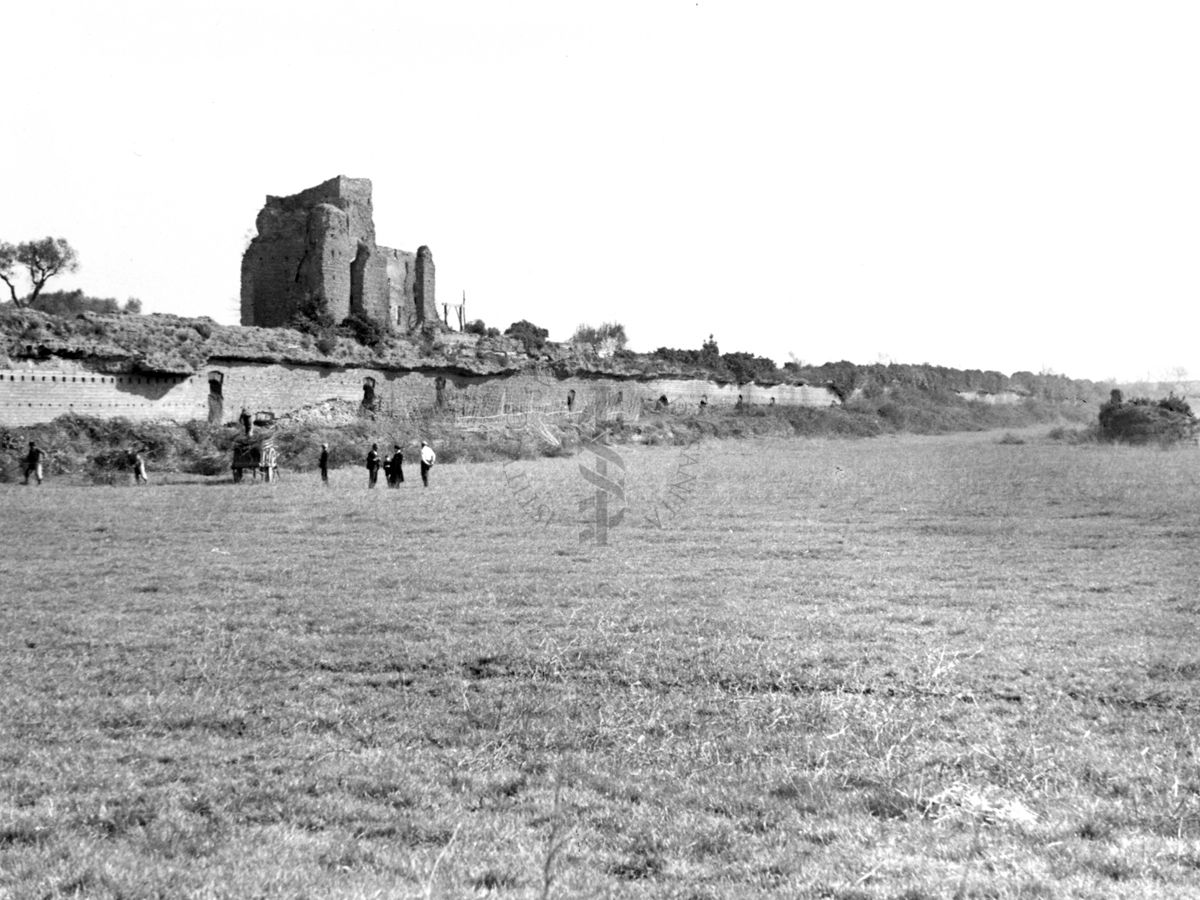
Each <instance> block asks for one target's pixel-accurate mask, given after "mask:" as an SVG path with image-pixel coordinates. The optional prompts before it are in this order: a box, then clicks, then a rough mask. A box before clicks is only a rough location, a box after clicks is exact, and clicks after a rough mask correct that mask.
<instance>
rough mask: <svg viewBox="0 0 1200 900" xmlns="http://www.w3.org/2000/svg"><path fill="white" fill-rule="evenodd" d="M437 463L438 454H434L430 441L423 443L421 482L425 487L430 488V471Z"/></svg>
mask: <svg viewBox="0 0 1200 900" xmlns="http://www.w3.org/2000/svg"><path fill="white" fill-rule="evenodd" d="M435 462H437V454H436V453H434V452H433V448H432V447H430V446H429V442H428V441H421V482H422V483H423V484H424V485H425V487H429V470H430V469H432V468H433V464H434V463H435Z"/></svg>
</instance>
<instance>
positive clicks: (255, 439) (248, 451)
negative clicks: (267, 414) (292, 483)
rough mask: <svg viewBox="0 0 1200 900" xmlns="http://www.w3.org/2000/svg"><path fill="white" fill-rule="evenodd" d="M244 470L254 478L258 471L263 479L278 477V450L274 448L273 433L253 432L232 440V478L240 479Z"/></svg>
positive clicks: (272, 479)
mask: <svg viewBox="0 0 1200 900" xmlns="http://www.w3.org/2000/svg"><path fill="white" fill-rule="evenodd" d="M246 470H249V471H250V476H251V478H253V479H254V480H257V479H258V475H259V473H260V472H261V473H262V477H263V481H274V480H275V479H276V478H278V477H279V452H278V451H277V450H276V449H275V437H274V435H270V434H255V435H250V436H248V437H239V438H238V439H237V440H236V441H234V443H233V480H234V481H241V480H242V476H243V475H245V473H246Z"/></svg>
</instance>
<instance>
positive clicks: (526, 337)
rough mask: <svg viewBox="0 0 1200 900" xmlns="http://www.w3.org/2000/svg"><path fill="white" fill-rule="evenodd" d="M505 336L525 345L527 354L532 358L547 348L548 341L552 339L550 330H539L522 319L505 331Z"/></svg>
mask: <svg viewBox="0 0 1200 900" xmlns="http://www.w3.org/2000/svg"><path fill="white" fill-rule="evenodd" d="M504 334H505V335H506V336H507V337H510V338H515V339H516V340H518V341H520V342H521V343H522V344H524V345H525V352H526V353H528V354H529V355H530V356H536V355H537V354H538V353H539V352H540V351H541V349H542V348H543V347H545V346H546V341H547V340H548V339H549V337H550V332H549V330H547V329H545V328H539V327H538V326H537V325H534V324H533V323H532V322H530V321H528V320H526V319H522V320H521V321H520V322H513V323H512V324H511V325H509V326H508V327H507V328H506V329H504Z"/></svg>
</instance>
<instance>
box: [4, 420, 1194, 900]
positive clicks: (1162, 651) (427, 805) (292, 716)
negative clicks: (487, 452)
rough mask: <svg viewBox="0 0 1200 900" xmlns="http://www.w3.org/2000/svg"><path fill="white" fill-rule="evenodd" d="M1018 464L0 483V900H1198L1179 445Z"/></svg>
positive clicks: (716, 448) (1182, 453) (1183, 473)
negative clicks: (428, 482) (614, 510)
mask: <svg viewBox="0 0 1200 900" xmlns="http://www.w3.org/2000/svg"><path fill="white" fill-rule="evenodd" d="M1040 433H1041V432H1024V433H1022V437H1023V438H1025V442H1024V443H1019V442H1017V441H1016V440H1015V439H1012V438H1009V439H1005V440H1001V439H1000V435H999V434H998V433H990V434H973V435H957V436H942V437H900V438H879V439H874V440H860V441H837V440H790V441H785V440H759V441H718V442H711V443H705V444H702V445H700V446H699V447H698V448H696V449H695V450H694V451H692V456H691V457H688V458H685V457H683V456H681V451H680V450H679V449H678V448H670V447H653V448H648V447H637V446H625V447H621V448H619V452H620V454H621V456H622V458H623V461H624V464H625V465H626V479H627V481H626V484H627V490H628V503H629V509H628V512H627V513H626V515H625V518H624V520H623V521H621V522H620V523H619V524H617V525H616V526H615V527H613V528H612V529H611V530H610V532H609V534H608V543H607V544H606V545H604V546H598V545H596V544H595V543H594V542H586V541H583V540H581V538H580V532H581V526H580V525H578V524H572V523H571V522H570V521H569V520H570V519H572V518H578V517H579V515H580V513H579V512H578V506H579V502H580V501H582V500H585V499H586V498H587V497H588V495H589V491H590V488H589V487H588V485H587V484H586V483H585V482H584V480H583V478H582V477H581V475H580V473H579V466H580V464H581V463H582V464H586V465H587V466H588V467H589V468H595V457H594V456H592V455H591V454H583V455H581V456H579V457H577V458H574V459H550V460H538V461H527V462H525V461H521V462H514V463H511V464H508V465H506V466H501V465H500V464H498V463H497V464H491V463H487V464H476V465H454V466H440V467H438V468H437V469H435V470H434V472H433V484H432V486H431V487H430V488H429V489H428V490H423V489H422V488H421V487H420V482H419V480H418V479H416V478H415V472H414V473H411V474H410V480H409V481H408V482H407V483H406V484H405V486H404V489H403V490H400V491H389V490H385V489H382V488H381V489H378V490H375V491H367V490H366V488H365V482H366V478H365V473H364V472H363V471H362V470H361V469H353V470H349V469H347V470H339V471H336V472H335V473H334V475H333V479H332V480H333V483H332V484H331V485H330V487H329V488H327V489H323V488H322V487H321V486H320V484H319V481H318V479H317V478H316V476H315V475H311V474H304V475H298V474H293V475H290V476H289V475H286V474H285V477H284V478H283V479H282V480H281V481H279V482H278V483H276V484H273V485H263V484H249V483H246V484H241V485H237V486H234V485H232V484H228V483H221V484H216V483H203V482H202V481H201V480H199V479H193V482H192V483H174V484H170V483H160V482H156V483H153V484H151V485H150V486H149V487H144V488H134V487H132V486H118V487H83V486H72V485H70V484H67V483H65V482H64V481H62V480H50V481H48V482H47V483H46V484H45V485H44V486H43V487H41V488H34V487H28V488H24V487H21V486H20V485H13V484H9V485H0V498H2V502H3V509H4V517H3V523H4V544H5V546H4V551H3V554H2V555H0V593H2V594H3V598H4V602H3V605H2V606H0V684H2V685H3V687H2V688H0V898H9V897H12V898H24V897H34V898H43V897H44V898H55V897H100V898H152V897H153V898H158V897H180V896H194V897H239V898H249V897H263V898H284V897H288V898H291V897H313V898H316V897H342V898H366V897H381V898H382V897H470V896H484V895H489V896H498V897H513V898H518V897H521V898H542V897H556V898H574V897H676V898H695V900H700V898H753V897H814V898H816V897H821V898H842V900H851V898H906V900H918V898H952V897H979V898H983V897H988V898H1017V897H1031V898H1032V897H1145V898H1151V897H1153V898H1163V897H1198V896H1200V887H1198V885H1200V640H1198V637H1200V628H1198V624H1200V591H1198V589H1197V585H1198V584H1200V579H1198V576H1200V562H1198V560H1197V544H1198V538H1200V521H1198V518H1200V513H1198V512H1197V509H1198V507H1197V502H1196V500H1197V496H1198V494H1200V455H1198V454H1197V452H1196V450H1195V448H1194V447H1192V448H1189V449H1181V450H1173V451H1164V450H1159V449H1147V448H1138V449H1135V448H1125V447H1114V446H1101V445H1080V446H1069V445H1065V444H1061V443H1054V442H1051V441H1048V440H1045V439H1043V438H1040V437H1038V435H1039V434H1040ZM613 471H615V469H614V467H613V466H612V465H610V466H609V472H610V473H612V472H613ZM693 475H694V476H695V480H694V481H693V480H689V479H690V478H691V477H692V476H693ZM152 477H154V473H152ZM672 484H675V485H677V486H676V487H674V488H672V487H671V485H672ZM521 503H525V504H526V505H525V506H524V507H522V506H521V505H520V504H521ZM538 506H543V507H545V508H546V510H549V511H553V512H554V514H555V522H553V523H551V524H550V525H543V524H539V523H537V522H535V521H534V520H533V519H532V518H531V516H530V515H529V514H530V513H531V512H532V511H534V510H536V509H537V507H538ZM543 518H544V517H543ZM650 519H656V520H657V521H659V522H661V523H662V525H663V526H664V527H661V528H659V527H656V526H655V525H652V524H650V522H649V520H650ZM559 521H562V522H563V524H559Z"/></svg>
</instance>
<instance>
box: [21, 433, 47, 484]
mask: <svg viewBox="0 0 1200 900" xmlns="http://www.w3.org/2000/svg"><path fill="white" fill-rule="evenodd" d="M45 455H46V454H45V453H44V452H43V451H42V448H41V447H39V446H38V445H37V444H35V443H34V442H33V441H30V442H29V452H28V453H27V454H25V483H26V484H29V476H30V475H32V476H34V477H35V478H36V479H37V483H38V484H41V483H42V457H44V456H45Z"/></svg>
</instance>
